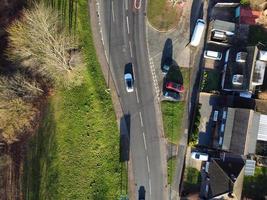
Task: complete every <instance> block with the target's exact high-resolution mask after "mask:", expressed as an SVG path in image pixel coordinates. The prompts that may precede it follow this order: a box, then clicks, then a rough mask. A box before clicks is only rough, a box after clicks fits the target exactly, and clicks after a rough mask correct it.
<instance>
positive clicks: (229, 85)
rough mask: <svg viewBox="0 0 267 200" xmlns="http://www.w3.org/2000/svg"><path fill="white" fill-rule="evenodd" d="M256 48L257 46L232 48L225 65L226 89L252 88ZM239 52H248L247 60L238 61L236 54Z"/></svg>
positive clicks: (224, 87)
mask: <svg viewBox="0 0 267 200" xmlns="http://www.w3.org/2000/svg"><path fill="white" fill-rule="evenodd" d="M255 49H256V48H255V47H247V48H232V49H230V51H229V59H228V63H226V65H225V68H224V75H223V79H222V88H223V89H224V90H228V91H250V90H251V89H252V77H253V76H252V69H253V67H254V61H255V59H256V51H255ZM239 52H246V53H247V58H246V61H245V62H236V56H237V54H238V53H239ZM234 77H235V78H234ZM234 80H235V81H234Z"/></svg>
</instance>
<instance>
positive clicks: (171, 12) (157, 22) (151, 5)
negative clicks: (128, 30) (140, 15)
mask: <svg viewBox="0 0 267 200" xmlns="http://www.w3.org/2000/svg"><path fill="white" fill-rule="evenodd" d="M147 12H148V13H147V14H148V15H147V17H148V21H149V22H150V24H151V25H152V26H153V27H155V28H156V29H158V30H161V31H166V30H170V29H172V28H174V27H175V26H177V25H178V21H179V18H180V16H181V14H182V9H181V8H180V7H179V6H178V5H175V6H174V7H173V6H172V3H171V2H170V1H169V0H149V1H148V11H147Z"/></svg>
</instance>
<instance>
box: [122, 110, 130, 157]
mask: <svg viewBox="0 0 267 200" xmlns="http://www.w3.org/2000/svg"><path fill="white" fill-rule="evenodd" d="M130 128H131V115H130V114H125V115H124V116H123V117H121V119H120V162H125V161H129V157H130Z"/></svg>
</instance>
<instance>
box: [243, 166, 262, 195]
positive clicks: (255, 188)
mask: <svg viewBox="0 0 267 200" xmlns="http://www.w3.org/2000/svg"><path fill="white" fill-rule="evenodd" d="M266 185H267V168H266V167H256V170H255V174H254V176H245V179H244V185H243V196H244V197H246V198H249V199H264V197H266V195H267V190H266Z"/></svg>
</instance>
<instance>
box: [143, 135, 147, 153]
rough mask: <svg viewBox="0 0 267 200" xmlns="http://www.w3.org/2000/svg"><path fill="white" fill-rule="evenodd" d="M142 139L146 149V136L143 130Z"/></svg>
mask: <svg viewBox="0 0 267 200" xmlns="http://www.w3.org/2000/svg"><path fill="white" fill-rule="evenodd" d="M143 139H144V144H145V149H146V150H147V146H146V136H145V133H144V132H143Z"/></svg>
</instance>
